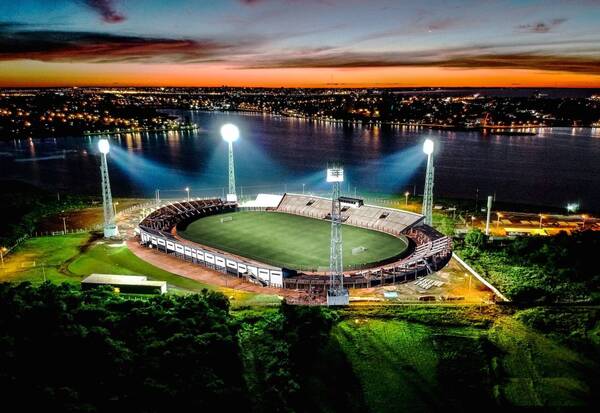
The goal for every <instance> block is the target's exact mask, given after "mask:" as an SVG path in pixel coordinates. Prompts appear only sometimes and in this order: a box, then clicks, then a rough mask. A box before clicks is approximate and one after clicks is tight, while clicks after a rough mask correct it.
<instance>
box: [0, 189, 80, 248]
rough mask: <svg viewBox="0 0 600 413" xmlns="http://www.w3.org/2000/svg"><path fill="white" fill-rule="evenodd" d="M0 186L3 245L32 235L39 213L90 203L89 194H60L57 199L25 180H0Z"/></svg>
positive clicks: (0, 229) (54, 212)
mask: <svg viewBox="0 0 600 413" xmlns="http://www.w3.org/2000/svg"><path fill="white" fill-rule="evenodd" d="M0 188H1V190H0V216H2V219H1V220H0V246H5V247H8V246H12V245H13V244H14V243H15V242H16V241H17V240H18V239H19V238H22V237H23V236H28V235H31V234H32V233H33V231H34V230H35V227H36V224H37V222H38V220H39V219H40V218H41V217H44V216H46V215H50V214H56V213H60V212H61V211H66V210H71V209H76V208H83V207H85V206H89V205H90V199H88V198H84V197H80V196H73V195H62V196H60V199H59V197H58V196H57V194H55V193H52V194H50V193H48V192H46V191H43V190H41V189H39V188H36V187H34V186H32V185H29V184H27V183H24V182H18V181H2V182H1V185H0Z"/></svg>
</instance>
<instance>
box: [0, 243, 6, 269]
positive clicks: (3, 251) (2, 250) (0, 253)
mask: <svg viewBox="0 0 600 413" xmlns="http://www.w3.org/2000/svg"><path fill="white" fill-rule="evenodd" d="M6 251H8V250H7V249H6V247H0V261H2V269H4V254H6Z"/></svg>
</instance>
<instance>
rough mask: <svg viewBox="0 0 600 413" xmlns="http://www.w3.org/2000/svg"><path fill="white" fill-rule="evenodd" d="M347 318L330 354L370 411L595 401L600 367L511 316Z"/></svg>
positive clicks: (450, 312) (453, 312) (456, 312)
mask: <svg viewBox="0 0 600 413" xmlns="http://www.w3.org/2000/svg"><path fill="white" fill-rule="evenodd" d="M432 310H434V311H432ZM429 312H432V313H434V314H433V315H434V316H433V317H430V316H429V315H427V313H429ZM444 312H446V313H447V314H446V317H444ZM469 312H473V314H469ZM342 314H344V318H343V320H341V321H340V322H339V323H338V324H337V325H336V326H335V327H334V328H333V330H332V334H331V337H332V339H333V340H334V341H335V342H336V343H337V346H333V347H332V349H333V350H332V351H334V352H336V353H341V354H342V355H343V356H342V358H343V359H345V360H347V362H348V364H349V366H350V369H351V371H352V373H353V375H354V377H355V379H356V380H357V381H358V383H359V387H360V388H361V390H362V396H363V398H364V403H365V404H366V406H367V409H366V410H368V411H373V412H395V411H398V406H410V411H411V412H415V413H416V412H431V411H441V410H446V411H470V410H474V409H478V408H481V406H488V407H489V406H505V407H512V406H518V407H538V408H543V407H552V408H560V407H577V406H578V407H583V406H587V405H590V403H592V401H593V400H594V398H595V397H596V396H595V393H594V386H595V384H594V383H597V382H598V380H597V379H593V380H591V378H593V377H595V375H596V368H597V367H596V366H597V363H596V362H594V361H593V360H592V359H591V358H590V357H588V356H587V355H586V354H585V353H582V352H579V351H577V350H576V349H574V348H573V347H570V346H568V345H566V343H564V342H561V341H560V340H556V339H553V338H550V337H549V336H547V335H545V334H542V333H540V332H539V331H537V330H535V329H533V328H532V327H529V326H527V325H525V324H523V323H522V322H520V321H519V320H517V319H516V318H515V316H513V315H510V314H501V313H495V314H494V313H492V314H488V315H486V314H481V315H479V314H478V310H477V308H475V307H464V309H459V308H439V307H436V308H435V309H434V308H432V307H425V308H423V309H420V310H419V311H416V312H415V310H413V309H411V308H409V307H394V308H389V309H388V310H387V311H385V312H383V313H382V314H381V315H382V316H383V318H380V317H373V316H372V315H374V314H376V312H369V311H362V310H361V309H357V308H355V309H353V311H344V313H342ZM421 316H423V317H421ZM444 318H448V319H450V320H454V321H455V322H456V323H454V324H455V325H445V324H444V322H443V319H444ZM479 318H482V319H486V318H487V319H488V321H489V322H488V323H480V322H478V320H479ZM440 321H442V322H440ZM458 322H460V323H458ZM588 354H589V353H588ZM326 357H329V355H326ZM323 362H325V361H323Z"/></svg>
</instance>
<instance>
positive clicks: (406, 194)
mask: <svg viewBox="0 0 600 413" xmlns="http://www.w3.org/2000/svg"><path fill="white" fill-rule="evenodd" d="M409 195H410V192H408V191H406V192H405V193H404V198H406V200H405V201H406V202H405V203H406V206H407V207H408V196H409Z"/></svg>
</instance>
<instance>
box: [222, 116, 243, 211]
mask: <svg viewBox="0 0 600 413" xmlns="http://www.w3.org/2000/svg"><path fill="white" fill-rule="evenodd" d="M221 137H222V138H223V140H224V141H225V142H227V143H228V144H229V192H227V201H229V202H237V195H236V193H235V166H234V163H233V142H235V141H237V140H238V138H239V137H240V130H239V129H238V127H237V126H235V125H234V124H232V123H226V124H225V125H223V126H222V127H221Z"/></svg>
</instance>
